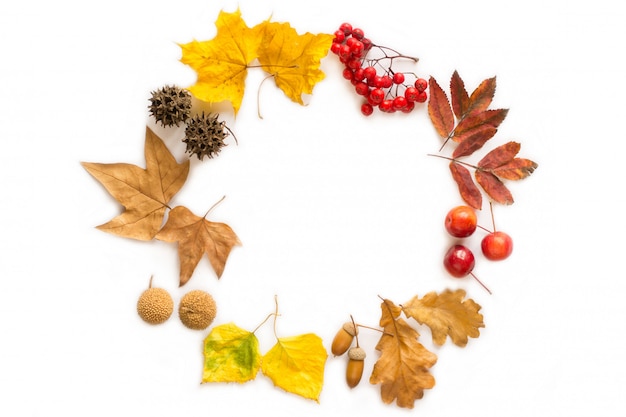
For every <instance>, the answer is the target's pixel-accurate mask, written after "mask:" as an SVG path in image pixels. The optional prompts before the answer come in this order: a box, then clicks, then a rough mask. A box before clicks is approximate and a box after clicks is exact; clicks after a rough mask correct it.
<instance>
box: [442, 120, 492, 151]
mask: <svg viewBox="0 0 626 417" xmlns="http://www.w3.org/2000/svg"><path fill="white" fill-rule="evenodd" d="M497 131H498V129H496V128H495V127H493V126H491V125H483V126H480V127H477V128H476V129H473V130H472V131H471V132H470V133H469V134H468V135H467V136H465V138H464V139H463V141H462V142H461V143H459V146H457V147H456V148H455V149H454V152H452V158H454V159H457V158H461V157H463V156H470V155H471V154H473V153H474V152H476V151H477V150H479V149H480V148H482V147H483V146H484V145H485V143H487V141H488V140H489V139H491V138H492V137H494V136H495V134H496V132H497Z"/></svg>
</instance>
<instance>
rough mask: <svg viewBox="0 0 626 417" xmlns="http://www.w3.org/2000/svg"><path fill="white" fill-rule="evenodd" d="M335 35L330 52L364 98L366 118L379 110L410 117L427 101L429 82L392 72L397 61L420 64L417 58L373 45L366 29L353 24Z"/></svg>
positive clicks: (343, 26)
mask: <svg viewBox="0 0 626 417" xmlns="http://www.w3.org/2000/svg"><path fill="white" fill-rule="evenodd" d="M334 35H335V38H334V39H333V43H332V46H331V48H330V50H331V52H333V53H334V54H335V55H337V56H338V57H339V60H340V61H341V62H342V63H343V64H344V65H345V68H344V70H343V77H344V78H345V79H346V80H348V81H350V82H351V83H352V85H353V86H354V89H355V91H356V93H357V94H358V95H360V96H363V97H364V99H365V100H364V102H363V103H362V104H361V113H363V114H364V115H365V116H369V115H371V114H372V113H373V112H374V108H376V107H378V109H379V110H380V111H382V112H385V113H394V112H396V111H401V112H404V113H410V112H411V111H412V110H413V109H414V108H415V104H416V103H424V102H425V101H426V100H427V98H428V95H427V93H426V88H428V81H426V80H425V79H424V78H419V77H418V76H417V75H415V74H414V73H411V72H395V71H394V70H393V69H392V66H393V62H394V60H395V59H399V58H404V59H409V60H412V61H414V62H417V58H413V57H409V56H405V55H402V54H400V53H398V52H397V51H394V50H393V49H391V48H387V47H383V46H378V45H375V44H373V43H372V41H371V40H370V39H369V38H366V37H365V34H364V32H363V30H362V29H359V28H353V27H352V25H351V24H350V23H342V24H341V26H339V29H337V30H336V31H335V34H334ZM374 51H377V52H378V53H376V56H372V55H373V54H374ZM409 78H410V79H409Z"/></svg>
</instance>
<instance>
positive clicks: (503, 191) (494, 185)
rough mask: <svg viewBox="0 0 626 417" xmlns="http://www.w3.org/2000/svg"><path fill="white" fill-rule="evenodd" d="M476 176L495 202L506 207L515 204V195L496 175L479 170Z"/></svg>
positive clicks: (475, 173)
mask: <svg viewBox="0 0 626 417" xmlns="http://www.w3.org/2000/svg"><path fill="white" fill-rule="evenodd" d="M474 175H475V176H476V181H477V182H478V183H479V184H480V186H481V187H483V190H485V192H486V193H487V194H488V195H489V197H491V199H492V200H493V201H495V202H496V203H500V204H506V205H508V204H513V195H511V192H510V191H509V189H508V188H506V186H505V185H504V184H503V183H502V181H500V179H499V178H498V177H496V176H495V175H494V174H492V173H491V172H488V171H482V170H479V169H477V170H476V171H475V172H474Z"/></svg>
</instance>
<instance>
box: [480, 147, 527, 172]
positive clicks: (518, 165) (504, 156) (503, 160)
mask: <svg viewBox="0 0 626 417" xmlns="http://www.w3.org/2000/svg"><path fill="white" fill-rule="evenodd" d="M520 148H521V145H520V144H519V143H517V142H513V141H511V142H508V143H505V144H504V145H501V146H498V147H497V148H495V149H493V150H492V151H491V152H489V153H488V154H487V155H485V157H484V158H483V159H481V160H480V161H479V162H478V168H479V169H481V170H483V171H489V172H491V173H493V174H495V175H496V176H497V177H499V178H502V179H506V180H521V179H523V178H526V177H528V176H529V175H530V174H532V173H533V171H534V170H535V169H536V168H537V166H538V165H537V163H536V162H534V161H531V160H530V159H524V158H515V155H517V153H518V152H519V150H520Z"/></svg>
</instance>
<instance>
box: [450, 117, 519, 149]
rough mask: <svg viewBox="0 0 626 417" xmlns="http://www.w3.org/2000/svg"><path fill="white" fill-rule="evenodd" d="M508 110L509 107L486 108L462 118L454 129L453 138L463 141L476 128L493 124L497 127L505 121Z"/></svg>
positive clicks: (456, 140)
mask: <svg viewBox="0 0 626 417" xmlns="http://www.w3.org/2000/svg"><path fill="white" fill-rule="evenodd" d="M508 112H509V110H508V109H496V110H485V111H482V112H480V113H476V114H474V115H472V116H467V117H465V118H464V119H463V120H461V121H460V122H459V124H458V125H457V126H456V128H455V129H454V136H453V137H452V140H454V141H455V142H462V141H463V140H464V139H465V138H466V137H467V136H469V135H471V134H472V133H473V132H474V131H475V130H476V129H479V128H481V127H483V126H493V127H496V128H497V127H498V126H500V124H501V123H502V122H503V121H504V119H505V118H506V115H507V114H508Z"/></svg>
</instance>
